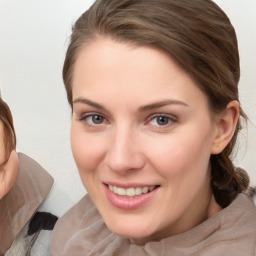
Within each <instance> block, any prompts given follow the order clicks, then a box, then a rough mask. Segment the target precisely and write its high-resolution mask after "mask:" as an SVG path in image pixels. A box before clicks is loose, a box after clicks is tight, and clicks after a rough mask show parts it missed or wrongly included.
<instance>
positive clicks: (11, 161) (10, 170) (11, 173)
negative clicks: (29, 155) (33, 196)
mask: <svg viewBox="0 0 256 256" xmlns="http://www.w3.org/2000/svg"><path fill="white" fill-rule="evenodd" d="M4 141H5V138H4V125H3V123H2V122H1V121H0V145H1V147H0V200H1V199H2V198H3V197H4V196H5V195H6V194H7V193H8V192H9V191H10V190H11V189H12V187H13V186H14V184H15V183H16V181H17V179H18V176H19V160H18V155H17V153H16V152H15V150H12V151H11V154H10V156H9V158H8V160H7V161H6V152H5V145H4Z"/></svg>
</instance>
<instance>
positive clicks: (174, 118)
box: [145, 113, 178, 129]
mask: <svg viewBox="0 0 256 256" xmlns="http://www.w3.org/2000/svg"><path fill="white" fill-rule="evenodd" d="M157 117H166V118H169V120H170V121H171V124H167V125H163V126H161V125H159V126H155V125H151V126H154V127H157V128H158V129H164V128H166V127H169V126H170V125H172V124H173V123H176V122H177V121H178V118H177V117H176V116H174V115H171V114H164V113H157V114H152V115H150V116H149V117H148V118H147V119H146V122H145V124H149V123H150V121H152V120H153V119H154V118H157Z"/></svg>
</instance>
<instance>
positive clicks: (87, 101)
mask: <svg viewBox="0 0 256 256" xmlns="http://www.w3.org/2000/svg"><path fill="white" fill-rule="evenodd" d="M75 103H83V104H87V105H90V106H92V107H95V108H98V109H105V108H104V107H103V106H102V105H100V104H99V103H96V102H94V101H91V100H88V99H81V98H78V99H75V100H74V101H73V104H75Z"/></svg>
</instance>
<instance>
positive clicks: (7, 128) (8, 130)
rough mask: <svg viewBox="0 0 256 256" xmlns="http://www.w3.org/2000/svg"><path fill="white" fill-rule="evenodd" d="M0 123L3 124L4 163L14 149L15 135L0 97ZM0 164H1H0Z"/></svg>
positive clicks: (10, 116)
mask: <svg viewBox="0 0 256 256" xmlns="http://www.w3.org/2000/svg"><path fill="white" fill-rule="evenodd" d="M0 122H2V124H3V133H4V141H3V145H4V152H5V162H6V161H7V160H8V159H9V156H10V154H11V151H12V150H13V149H15V148H16V134H15V130H14V126H13V119H12V114H11V111H10V109H9V107H8V105H7V104H6V103H5V102H4V101H3V99H2V97H1V95H0ZM1 164H2V163H1Z"/></svg>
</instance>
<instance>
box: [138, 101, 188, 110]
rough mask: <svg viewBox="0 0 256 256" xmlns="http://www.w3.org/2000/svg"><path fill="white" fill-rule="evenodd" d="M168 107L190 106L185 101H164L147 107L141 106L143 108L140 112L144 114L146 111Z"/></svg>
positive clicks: (140, 108)
mask: <svg viewBox="0 0 256 256" xmlns="http://www.w3.org/2000/svg"><path fill="white" fill-rule="evenodd" d="M167 105H181V106H185V107H188V105H187V104H186V103H185V102H183V101H179V100H162V101H157V102H153V103H151V104H148V105H145V106H141V107H139V111H141V112H144V111H148V110H153V109H157V108H161V107H164V106H167Z"/></svg>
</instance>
